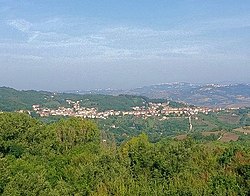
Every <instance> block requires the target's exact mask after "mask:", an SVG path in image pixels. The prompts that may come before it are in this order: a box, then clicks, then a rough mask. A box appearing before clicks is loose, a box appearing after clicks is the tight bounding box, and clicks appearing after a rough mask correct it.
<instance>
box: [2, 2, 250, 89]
mask: <svg viewBox="0 0 250 196" xmlns="http://www.w3.org/2000/svg"><path fill="white" fill-rule="evenodd" d="M249 10H250V1H249V0H237V1H236V0H70V1H69V0H0V86H8V87H13V88H16V89H35V90H50V91H67V90H91V89H105V88H112V89H129V88H135V87H141V86H146V85H151V84H159V83H169V82H178V81H179V82H191V83H221V82H235V83H250V11H249Z"/></svg>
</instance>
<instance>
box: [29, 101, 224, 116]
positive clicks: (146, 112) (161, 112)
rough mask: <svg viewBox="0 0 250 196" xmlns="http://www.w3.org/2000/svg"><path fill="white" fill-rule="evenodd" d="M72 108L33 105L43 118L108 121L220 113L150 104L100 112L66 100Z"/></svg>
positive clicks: (165, 104)
mask: <svg viewBox="0 0 250 196" xmlns="http://www.w3.org/2000/svg"><path fill="white" fill-rule="evenodd" d="M66 102H67V103H68V105H69V106H70V107H59V108H57V109H49V108H42V107H40V105H33V110H34V111H35V112H36V113H37V114H39V115H40V116H41V117H47V116H74V117H82V118H99V119H107V118H108V117H110V116H125V115H133V116H137V117H142V118H148V117H154V116H158V117H169V116H175V117H178V116H191V115H195V114H198V113H204V114H208V113H209V112H215V111H220V110H221V108H218V109H209V108H206V107H188V106H186V107H182V108H173V107H170V106H169V103H149V104H148V106H141V107H139V106H136V107H133V108H132V109H131V111H115V110H107V111H103V112H101V111H98V108H87V107H81V106H80V101H72V100H66Z"/></svg>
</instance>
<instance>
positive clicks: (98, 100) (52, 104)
mask: <svg viewBox="0 0 250 196" xmlns="http://www.w3.org/2000/svg"><path fill="white" fill-rule="evenodd" d="M67 99H70V100H73V101H79V100H81V106H82V107H96V108H98V109H99V110H100V111H104V110H111V109H113V110H130V109H131V107H134V106H142V105H144V104H145V102H147V101H150V100H149V99H148V98H146V97H141V96H133V95H119V96H112V95H97V94H95V95H79V94H70V93H52V92H46V91H33V90H29V91H18V90H15V89H12V88H7V87H0V111H1V110H2V111H16V110H32V105H34V104H39V105H41V106H43V107H48V108H57V107H62V106H67V102H66V100H67ZM155 101H157V100H155ZM171 103H172V104H176V105H177V106H178V103H175V102H171Z"/></svg>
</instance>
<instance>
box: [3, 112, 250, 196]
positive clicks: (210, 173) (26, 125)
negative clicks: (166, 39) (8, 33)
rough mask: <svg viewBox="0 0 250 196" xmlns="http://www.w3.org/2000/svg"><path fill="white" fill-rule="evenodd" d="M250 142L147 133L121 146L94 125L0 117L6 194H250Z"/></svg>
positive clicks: (80, 121) (71, 120)
mask: <svg viewBox="0 0 250 196" xmlns="http://www.w3.org/2000/svg"><path fill="white" fill-rule="evenodd" d="M249 152H250V143H249V140H246V141H241V142H235V143H219V142H203V143H201V142H197V141H195V140H191V139H189V138H187V139H186V140H183V141H176V140H172V139H162V140H160V141H159V142H157V143H151V142H149V141H148V137H147V136H146V135H145V134H142V135H140V136H138V137H134V138H132V139H130V140H129V141H127V142H124V143H122V144H121V145H120V146H117V145H116V144H115V143H114V142H113V141H112V140H104V139H103V138H102V136H101V133H100V131H99V129H98V127H97V126H96V125H95V124H94V123H93V122H91V121H87V120H83V119H80V118H69V119H67V120H60V121H58V122H56V123H52V124H49V125H47V124H43V123H41V122H39V121H37V120H35V119H33V118H31V117H30V116H28V115H25V114H17V113H2V114H0V194H1V195H53V196H54V195H103V196H105V195H119V196H122V195H149V196H151V195H170V196H172V195H198V196H200V195H218V196H222V195H249V194H250V153H249Z"/></svg>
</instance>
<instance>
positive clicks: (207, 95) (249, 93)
mask: <svg viewBox="0 0 250 196" xmlns="http://www.w3.org/2000/svg"><path fill="white" fill-rule="evenodd" d="M70 92H71V93H78V94H105V95H119V94H128V95H139V96H145V97H149V98H157V99H169V100H174V101H180V102H185V103H187V104H193V105H198V106H208V107H245V106H246V107H250V84H227V85H225V84H223V85H220V84H203V85H201V84H191V83H184V82H176V83H165V84H158V85H151V86H145V87H141V88H135V89H131V90H113V89H97V90H92V91H70Z"/></svg>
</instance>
